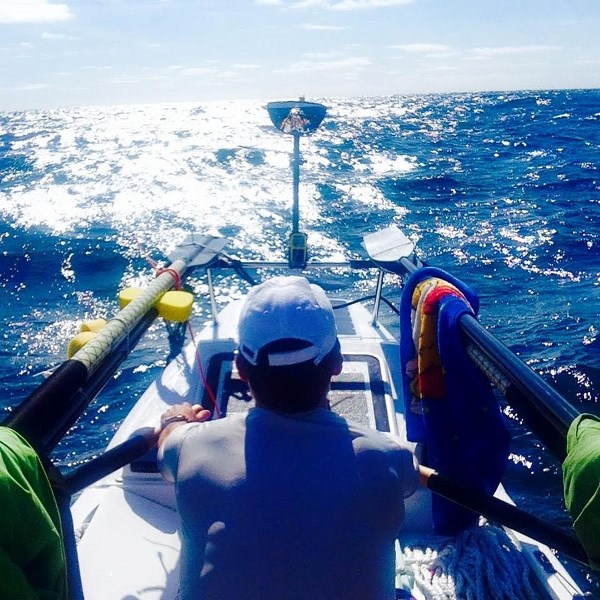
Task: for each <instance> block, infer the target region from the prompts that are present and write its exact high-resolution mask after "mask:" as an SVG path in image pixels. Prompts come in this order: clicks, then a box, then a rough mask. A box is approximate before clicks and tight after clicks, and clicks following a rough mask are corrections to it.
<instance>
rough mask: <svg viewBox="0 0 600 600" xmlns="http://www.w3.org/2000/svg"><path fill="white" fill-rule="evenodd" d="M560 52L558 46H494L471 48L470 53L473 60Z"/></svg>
mask: <svg viewBox="0 0 600 600" xmlns="http://www.w3.org/2000/svg"><path fill="white" fill-rule="evenodd" d="M556 50H561V48H560V46H496V47H489V48H473V49H472V50H471V51H470V52H471V54H472V55H473V56H475V58H493V57H495V56H511V55H513V54H528V53H531V52H553V51H556Z"/></svg>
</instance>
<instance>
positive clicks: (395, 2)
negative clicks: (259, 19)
mask: <svg viewBox="0 0 600 600" xmlns="http://www.w3.org/2000/svg"><path fill="white" fill-rule="evenodd" d="M412 2H414V0H295V1H293V2H290V3H289V6H291V7H292V8H322V9H323V10H339V11H345V10H365V9H371V8H382V7H386V6H401V5H405V4H412ZM256 3H257V4H267V5H269V4H270V5H273V6H276V5H279V6H283V5H284V2H283V0H256Z"/></svg>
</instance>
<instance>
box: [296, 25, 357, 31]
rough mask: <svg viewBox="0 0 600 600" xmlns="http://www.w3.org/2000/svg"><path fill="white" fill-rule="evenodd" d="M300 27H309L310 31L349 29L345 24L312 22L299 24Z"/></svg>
mask: <svg viewBox="0 0 600 600" xmlns="http://www.w3.org/2000/svg"><path fill="white" fill-rule="evenodd" d="M298 29H307V30H309V31H343V30H344V29H348V27H344V26H343V25H316V24H312V23H303V24H302V25H298Z"/></svg>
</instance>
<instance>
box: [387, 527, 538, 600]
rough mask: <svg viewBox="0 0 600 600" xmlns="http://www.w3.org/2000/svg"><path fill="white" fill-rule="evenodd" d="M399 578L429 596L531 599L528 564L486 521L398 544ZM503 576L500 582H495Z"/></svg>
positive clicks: (503, 534)
mask: <svg viewBox="0 0 600 600" xmlns="http://www.w3.org/2000/svg"><path fill="white" fill-rule="evenodd" d="M397 578H398V579H399V581H400V583H401V584H402V586H403V587H404V588H405V589H406V588H408V589H413V588H415V587H416V588H417V589H418V590H419V591H420V592H421V593H422V594H423V595H424V597H425V598H427V600H530V599H531V598H536V597H537V594H536V592H535V590H534V589H533V587H532V585H531V581H530V568H529V565H528V563H527V561H526V559H525V557H524V556H523V555H522V554H521V553H520V551H519V549H518V548H517V547H516V546H515V544H514V543H513V541H512V540H511V538H510V537H509V536H508V535H507V533H506V532H505V531H504V530H503V529H502V528H500V527H495V526H492V525H489V524H486V525H484V526H480V527H472V528H470V529H467V530H466V531H464V532H463V533H461V534H460V535H458V536H456V537H453V538H444V539H442V540H440V539H439V538H438V539H437V541H436V542H434V543H430V544H427V547H421V546H420V545H415V546H409V545H407V546H406V547H404V548H402V552H401V554H400V557H399V564H398V567H397ZM499 582H501V585H499Z"/></svg>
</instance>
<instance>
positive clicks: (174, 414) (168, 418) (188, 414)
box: [156, 402, 210, 448]
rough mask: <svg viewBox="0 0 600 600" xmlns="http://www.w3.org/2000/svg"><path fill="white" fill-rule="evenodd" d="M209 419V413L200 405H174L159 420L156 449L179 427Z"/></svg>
mask: <svg viewBox="0 0 600 600" xmlns="http://www.w3.org/2000/svg"><path fill="white" fill-rule="evenodd" d="M209 419H210V411H209V410H206V409H204V408H202V406H200V404H190V403H189V402H184V403H182V404H174V405H173V406H171V407H169V408H168V409H167V410H166V411H165V412H164V413H163V414H162V416H161V418H160V425H159V427H158V428H157V430H156V433H157V435H158V447H159V448H160V446H161V445H162V443H163V442H164V441H165V439H166V438H167V436H168V435H169V433H171V432H172V431H173V430H174V429H176V428H177V427H179V426H180V425H186V424H187V423H202V422H204V421H208V420H209Z"/></svg>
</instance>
